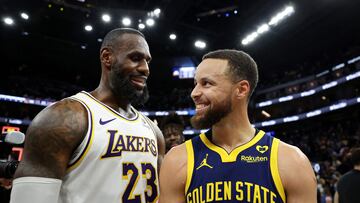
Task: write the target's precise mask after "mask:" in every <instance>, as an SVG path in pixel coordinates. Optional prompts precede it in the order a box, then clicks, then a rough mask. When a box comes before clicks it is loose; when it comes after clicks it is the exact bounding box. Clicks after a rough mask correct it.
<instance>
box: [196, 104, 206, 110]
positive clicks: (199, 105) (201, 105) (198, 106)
mask: <svg viewBox="0 0 360 203" xmlns="http://www.w3.org/2000/svg"><path fill="white" fill-rule="evenodd" d="M205 106H206V105H205V104H197V105H196V108H197V109H202V108H204V107H205Z"/></svg>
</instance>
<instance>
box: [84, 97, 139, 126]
mask: <svg viewBox="0 0 360 203" xmlns="http://www.w3.org/2000/svg"><path fill="white" fill-rule="evenodd" d="M80 93H83V94H85V95H86V96H88V97H89V98H90V99H92V100H94V101H95V102H97V103H98V104H100V106H102V107H104V108H106V109H107V110H109V111H111V112H112V113H114V114H115V115H117V116H119V117H120V118H122V119H125V120H127V121H136V120H137V119H138V118H139V113H138V111H137V110H136V109H135V108H134V107H133V106H130V108H131V110H132V111H133V112H134V113H135V117H134V118H127V117H125V116H124V115H121V114H120V113H119V112H117V111H115V110H114V109H113V108H111V107H110V106H108V105H106V104H104V103H103V102H101V101H99V100H98V99H96V98H95V97H94V96H92V95H91V94H90V93H88V92H86V91H81V92H80Z"/></svg>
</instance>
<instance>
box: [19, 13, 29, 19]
mask: <svg viewBox="0 0 360 203" xmlns="http://www.w3.org/2000/svg"><path fill="white" fill-rule="evenodd" d="M20 16H21V18H23V19H25V20H28V19H29V15H28V14H26V13H24V12H23V13H21V14H20Z"/></svg>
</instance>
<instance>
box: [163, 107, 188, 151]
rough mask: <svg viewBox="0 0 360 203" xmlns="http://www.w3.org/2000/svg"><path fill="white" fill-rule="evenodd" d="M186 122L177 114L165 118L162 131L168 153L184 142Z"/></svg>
mask: <svg viewBox="0 0 360 203" xmlns="http://www.w3.org/2000/svg"><path fill="white" fill-rule="evenodd" d="M184 126H185V124H184V120H183V118H182V117H180V116H179V115H177V114H176V113H171V114H170V115H168V116H167V117H165V118H164V120H163V122H162V124H161V130H162V132H163V134H164V138H165V146H166V152H167V151H169V150H170V149H171V148H172V147H175V146H177V145H179V144H181V143H183V142H184V135H183V131H184Z"/></svg>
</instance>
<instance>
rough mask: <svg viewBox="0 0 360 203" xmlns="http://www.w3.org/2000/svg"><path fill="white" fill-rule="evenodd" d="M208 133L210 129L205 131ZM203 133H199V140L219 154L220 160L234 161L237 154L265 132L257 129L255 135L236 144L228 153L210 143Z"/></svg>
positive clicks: (255, 141) (253, 143)
mask: <svg viewBox="0 0 360 203" xmlns="http://www.w3.org/2000/svg"><path fill="white" fill-rule="evenodd" d="M208 133H210V134H209V135H211V129H210V130H209V131H207V132H206V134H208ZM206 134H205V133H202V134H200V139H201V141H202V142H203V143H204V144H205V145H206V146H207V147H208V148H209V149H211V150H212V151H214V152H216V153H217V154H219V155H220V157H221V161H222V162H235V161H236V158H237V156H238V155H239V154H240V153H241V152H242V151H244V150H245V149H248V148H250V147H251V146H253V145H255V144H256V143H257V142H258V141H259V140H260V139H261V138H262V137H263V136H264V135H265V132H264V131H262V130H259V131H258V132H257V133H256V135H255V136H254V137H253V138H252V139H251V140H250V141H249V142H247V143H245V144H242V145H239V146H237V147H236V148H235V149H233V150H232V151H231V152H230V153H228V152H227V151H226V150H225V149H224V148H222V147H220V146H218V145H216V144H214V143H212V142H211V141H210V140H209V139H208V137H207V136H206Z"/></svg>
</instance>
